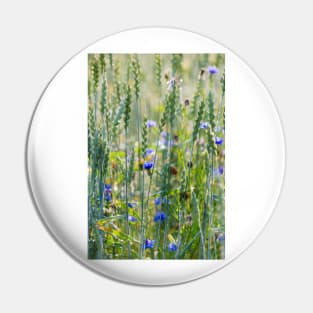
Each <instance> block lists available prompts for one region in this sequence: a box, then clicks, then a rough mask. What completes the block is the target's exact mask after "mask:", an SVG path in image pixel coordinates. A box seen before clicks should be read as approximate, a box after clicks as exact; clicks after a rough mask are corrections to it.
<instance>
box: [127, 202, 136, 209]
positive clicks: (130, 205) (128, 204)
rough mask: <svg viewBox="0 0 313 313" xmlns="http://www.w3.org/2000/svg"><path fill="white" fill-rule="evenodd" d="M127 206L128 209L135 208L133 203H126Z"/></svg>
mask: <svg viewBox="0 0 313 313" xmlns="http://www.w3.org/2000/svg"><path fill="white" fill-rule="evenodd" d="M127 206H128V207H129V208H133V207H134V206H135V203H130V202H128V203H127Z"/></svg>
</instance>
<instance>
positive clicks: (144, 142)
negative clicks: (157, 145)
mask: <svg viewBox="0 0 313 313" xmlns="http://www.w3.org/2000/svg"><path fill="white" fill-rule="evenodd" d="M147 121H148V119H147V117H146V116H145V117H144V120H143V126H142V138H141V149H142V150H141V157H142V158H143V159H144V157H145V153H146V150H147V148H148V127H147Z"/></svg>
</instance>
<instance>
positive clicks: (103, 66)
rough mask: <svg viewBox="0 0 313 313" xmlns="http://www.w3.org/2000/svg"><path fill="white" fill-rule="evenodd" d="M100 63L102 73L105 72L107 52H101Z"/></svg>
mask: <svg viewBox="0 0 313 313" xmlns="http://www.w3.org/2000/svg"><path fill="white" fill-rule="evenodd" d="M99 63H100V73H101V74H104V72H105V71H106V63H105V54H103V53H101V54H100V56H99Z"/></svg>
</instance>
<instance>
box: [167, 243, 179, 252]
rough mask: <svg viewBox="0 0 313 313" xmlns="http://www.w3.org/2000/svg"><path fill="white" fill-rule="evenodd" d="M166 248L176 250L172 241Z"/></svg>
mask: <svg viewBox="0 0 313 313" xmlns="http://www.w3.org/2000/svg"><path fill="white" fill-rule="evenodd" d="M168 250H170V251H176V250H177V246H176V244H175V243H174V242H171V243H170V244H169V245H168Z"/></svg>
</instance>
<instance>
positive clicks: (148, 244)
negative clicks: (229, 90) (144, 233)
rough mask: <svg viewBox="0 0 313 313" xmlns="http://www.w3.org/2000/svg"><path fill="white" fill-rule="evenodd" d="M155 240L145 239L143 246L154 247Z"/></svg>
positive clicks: (146, 247)
mask: <svg viewBox="0 0 313 313" xmlns="http://www.w3.org/2000/svg"><path fill="white" fill-rule="evenodd" d="M154 244H155V240H151V239H146V240H145V242H144V248H145V249H152V248H153V247H154Z"/></svg>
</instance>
